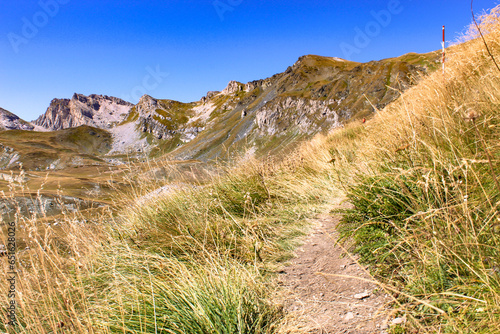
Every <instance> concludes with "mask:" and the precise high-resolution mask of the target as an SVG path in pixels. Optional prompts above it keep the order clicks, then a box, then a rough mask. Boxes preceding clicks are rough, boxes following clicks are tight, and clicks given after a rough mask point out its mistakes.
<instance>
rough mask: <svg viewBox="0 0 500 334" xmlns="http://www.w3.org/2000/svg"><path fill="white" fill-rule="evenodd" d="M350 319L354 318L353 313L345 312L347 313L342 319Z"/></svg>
mask: <svg viewBox="0 0 500 334" xmlns="http://www.w3.org/2000/svg"><path fill="white" fill-rule="evenodd" d="M352 319H354V313H352V312H347V314H346V315H345V317H344V320H345V321H349V320H352Z"/></svg>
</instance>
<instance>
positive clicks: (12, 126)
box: [0, 108, 34, 130]
mask: <svg viewBox="0 0 500 334" xmlns="http://www.w3.org/2000/svg"><path fill="white" fill-rule="evenodd" d="M33 128H34V126H33V125H31V124H30V123H28V122H26V121H24V120H22V119H20V118H19V117H18V116H16V115H14V114H13V113H11V112H10V111H7V110H5V109H3V108H0V130H33Z"/></svg>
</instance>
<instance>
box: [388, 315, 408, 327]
mask: <svg viewBox="0 0 500 334" xmlns="http://www.w3.org/2000/svg"><path fill="white" fill-rule="evenodd" d="M405 322H406V318H405V317H400V318H395V319H393V320H392V321H391V323H392V324H393V325H400V324H404V323H405Z"/></svg>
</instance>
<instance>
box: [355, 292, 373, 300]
mask: <svg viewBox="0 0 500 334" xmlns="http://www.w3.org/2000/svg"><path fill="white" fill-rule="evenodd" d="M368 297H370V294H369V293H368V292H363V293H357V294H355V295H354V299H359V300H363V299H365V298H368Z"/></svg>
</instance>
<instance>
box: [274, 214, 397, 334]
mask: <svg viewBox="0 0 500 334" xmlns="http://www.w3.org/2000/svg"><path fill="white" fill-rule="evenodd" d="M339 220H340V215H332V214H326V213H325V214H320V215H319V216H318V217H317V218H316V219H315V220H314V221H313V229H312V231H311V233H310V235H309V236H308V238H307V240H305V242H304V244H303V245H302V246H301V247H300V248H299V249H298V250H297V251H296V257H295V258H294V259H292V260H291V261H290V264H289V266H287V267H285V268H284V269H283V271H282V272H281V274H282V275H281V276H280V283H281V284H282V285H283V286H284V287H285V289H286V290H285V291H286V292H287V295H286V297H285V302H284V305H285V311H286V312H287V314H288V315H290V316H291V318H292V319H294V320H292V322H293V324H290V325H291V326H290V327H293V328H294V330H293V331H291V332H297V333H315V334H319V333H322V334H323V333H325V334H326V333H352V334H354V333H355V334H365V333H377V334H382V333H387V330H388V321H389V317H390V309H389V308H388V306H387V305H388V303H389V302H390V301H391V299H390V297H389V296H388V295H387V294H386V293H385V292H384V291H383V290H382V289H380V288H379V287H378V286H377V285H376V284H375V283H373V278H372V277H371V276H370V275H369V273H368V271H367V270H366V268H364V267H362V266H361V265H359V263H358V262H357V260H356V257H354V256H353V255H351V254H349V253H347V252H346V251H345V249H344V248H342V247H341V246H339V245H336V241H337V239H338V233H337V232H336V228H335V227H336V225H337V223H338V222H339Z"/></svg>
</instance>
